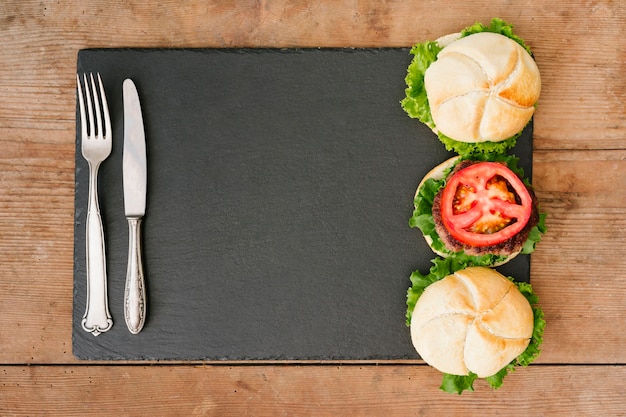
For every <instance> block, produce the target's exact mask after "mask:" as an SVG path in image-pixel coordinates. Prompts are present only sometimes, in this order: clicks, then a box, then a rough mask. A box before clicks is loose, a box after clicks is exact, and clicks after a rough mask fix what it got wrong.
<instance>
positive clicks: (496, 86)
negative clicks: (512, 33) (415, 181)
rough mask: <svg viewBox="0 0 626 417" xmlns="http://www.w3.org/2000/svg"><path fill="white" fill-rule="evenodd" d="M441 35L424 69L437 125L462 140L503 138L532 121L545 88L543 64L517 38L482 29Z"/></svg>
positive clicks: (439, 128)
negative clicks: (432, 59)
mask: <svg viewBox="0 0 626 417" xmlns="http://www.w3.org/2000/svg"><path fill="white" fill-rule="evenodd" d="M458 36H459V35H458V34H452V35H448V36H444V37H442V38H440V39H439V40H438V43H439V45H441V46H444V48H443V49H442V50H441V51H440V52H439V54H438V55H437V60H436V61H435V62H433V63H432V64H431V65H430V66H429V67H428V69H427V70H426V72H425V75H424V85H425V89H426V95H427V97H428V103H429V105H430V111H431V114H432V118H433V121H434V123H435V128H434V130H435V131H436V132H441V133H443V134H444V135H446V136H448V137H449V138H452V139H454V140H457V141H460V142H468V143H479V142H485V141H491V142H500V141H503V140H505V139H508V138H510V137H513V136H514V135H516V134H517V133H519V132H520V131H522V130H523V129H524V127H525V126H526V124H527V123H528V122H529V121H530V119H531V117H532V115H533V113H534V111H535V104H536V102H537V100H538V99H539V94H540V91H541V78H540V76H539V69H538V68H537V65H536V63H535V61H534V60H533V58H532V56H531V55H530V54H529V53H528V52H527V51H526V49H524V48H523V47H522V46H521V45H520V44H518V43H517V42H515V41H514V40H512V39H510V38H508V37H506V36H504V35H500V34H497V33H492V32H482V33H475V34H472V35H469V36H465V37H463V38H460V39H458Z"/></svg>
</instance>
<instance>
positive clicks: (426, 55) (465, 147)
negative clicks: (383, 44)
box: [400, 18, 532, 155]
mask: <svg viewBox="0 0 626 417" xmlns="http://www.w3.org/2000/svg"><path fill="white" fill-rule="evenodd" d="M480 32H493V33H499V34H502V35H504V36H507V37H509V38H511V39H513V40H514V41H515V42H517V43H519V44H520V45H521V46H522V47H524V49H526V50H527V51H528V52H529V53H530V48H529V47H528V45H526V44H525V43H524V41H523V40H522V39H521V38H520V37H519V36H517V35H515V34H514V33H513V26H512V25H510V24H508V23H506V22H505V21H504V20H502V19H499V18H494V19H493V20H492V21H491V23H490V24H489V26H485V25H483V24H482V23H475V24H474V25H472V26H469V27H467V28H465V29H463V30H462V31H461V35H460V36H461V37H464V36H469V35H472V34H475V33H480ZM442 49H443V48H442V47H441V46H440V45H439V44H438V43H437V42H436V41H428V42H423V43H418V44H416V45H414V46H413V47H412V48H411V51H410V53H411V55H413V59H412V60H411V63H410V64H409V67H408V69H407V75H406V77H405V82H406V85H407V88H406V89H405V98H404V99H402V100H401V101H400V104H401V106H402V108H403V109H404V111H405V112H406V113H407V114H408V115H409V117H411V118H414V119H418V120H419V121H421V122H422V123H424V124H425V125H427V126H428V127H430V128H431V129H435V128H436V126H435V122H434V121H433V118H432V114H431V112H430V105H429V104H428V97H427V95H426V89H425V88H424V74H425V73H426V69H428V67H429V66H430V65H431V64H432V63H433V62H435V61H436V60H437V54H439V52H440V51H441V50H442ZM531 56H532V54H531ZM521 133H522V132H519V133H517V134H515V135H514V136H512V137H510V138H508V139H506V140H503V141H501V142H489V141H487V142H481V143H465V142H460V141H457V140H454V139H453V138H449V137H447V136H446V135H444V134H443V133H441V132H439V133H438V134H437V136H438V137H439V140H440V141H441V142H442V143H443V144H444V146H445V147H446V149H447V150H449V151H453V152H456V153H458V154H459V155H470V154H474V153H481V152H487V153H491V152H497V153H502V152H505V151H506V150H507V149H510V148H512V147H514V146H515V143H516V142H517V138H518V137H519V136H520V135H521Z"/></svg>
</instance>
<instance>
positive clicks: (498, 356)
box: [411, 267, 534, 378]
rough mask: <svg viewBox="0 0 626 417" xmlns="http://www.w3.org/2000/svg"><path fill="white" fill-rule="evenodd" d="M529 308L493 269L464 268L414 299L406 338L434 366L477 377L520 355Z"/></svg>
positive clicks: (527, 334) (528, 329) (528, 331)
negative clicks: (409, 328) (409, 327)
mask: <svg viewBox="0 0 626 417" xmlns="http://www.w3.org/2000/svg"><path fill="white" fill-rule="evenodd" d="M533 326H534V316H533V310H532V308H531V306H530V304H529V302H528V300H527V299H526V298H525V297H524V295H523V294H522V293H521V292H520V291H519V290H518V288H517V286H516V285H515V284H514V283H513V282H512V281H510V280H509V279H507V278H506V277H505V276H504V275H502V274H500V273H499V272H497V271H495V270H493V269H491V268H486V267H469V268H466V269H463V270H460V271H457V272H455V273H453V274H451V275H448V276H446V277H445V278H443V279H441V280H439V281H437V282H435V283H433V284H431V285H429V286H428V287H427V288H426V289H425V291H424V292H423V294H422V295H421V297H420V298H419V299H418V300H417V303H416V305H415V309H414V310H413V315H412V320H411V339H412V342H413V345H414V346H415V349H416V350H417V352H418V353H419V355H420V356H421V358H422V359H423V360H424V361H425V362H426V363H428V364H429V365H431V366H433V367H434V368H436V369H437V370H439V371H441V372H444V373H447V374H452V375H468V374H469V373H470V372H472V373H474V374H476V375H477V376H478V377H480V378H484V377H489V376H491V375H494V374H496V373H497V372H498V371H500V370H501V369H502V368H504V367H505V366H506V365H508V364H509V363H510V362H511V361H513V360H514V359H515V358H516V357H517V356H519V355H520V354H522V353H523V352H524V351H525V350H526V347H527V346H528V344H529V342H530V338H531V337H532V334H533Z"/></svg>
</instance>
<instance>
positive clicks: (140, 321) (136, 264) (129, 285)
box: [124, 217, 146, 334]
mask: <svg viewBox="0 0 626 417" xmlns="http://www.w3.org/2000/svg"><path fill="white" fill-rule="evenodd" d="M124 319H125V320H126V326H128V330H129V331H130V332H131V333H132V334H137V333H139V332H140V331H141V329H142V328H143V325H144V322H145V320H146V287H145V281H144V276H143V264H142V261H141V218H139V217H129V218H128V267H127V269H126V285H125V288H124Z"/></svg>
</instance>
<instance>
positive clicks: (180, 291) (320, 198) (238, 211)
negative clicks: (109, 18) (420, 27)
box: [73, 49, 532, 360]
mask: <svg viewBox="0 0 626 417" xmlns="http://www.w3.org/2000/svg"><path fill="white" fill-rule="evenodd" d="M410 59H411V56H410V55H409V53H408V49H356V50H355V49H307V50H273V49H245V50H216V49H197V50H194V49H191V50H134V49H99V50H83V51H80V52H79V54H78V65H77V66H78V72H79V73H82V72H90V71H97V72H100V74H101V75H102V78H103V81H104V85H105V89H106V91H107V95H108V99H109V107H110V111H111V116H112V123H113V126H114V132H113V133H114V138H113V141H114V144H113V151H112V154H111V156H110V157H109V158H108V159H107V160H106V161H105V162H104V163H103V164H102V167H101V171H100V199H101V203H100V204H101V211H102V215H103V221H104V227H105V234H106V243H107V255H108V258H107V268H108V277H109V281H108V283H109V306H110V310H111V314H112V316H113V320H114V325H113V328H112V329H111V330H110V331H109V332H107V333H103V334H101V335H99V336H97V337H94V336H93V335H91V334H90V333H87V332H85V331H83V330H82V328H81V325H80V322H81V318H82V315H83V313H84V308H85V307H84V306H85V292H86V286H85V231H84V229H85V211H86V206H87V178H88V177H87V176H88V172H87V165H86V162H85V161H84V159H83V158H82V156H81V154H80V138H78V137H77V139H76V149H77V152H76V212H75V255H74V263H75V282H74V308H73V352H74V354H75V355H76V356H77V357H78V358H83V359H178V360H223V359H226V360H240V359H241V360H243V359H260V360H274V359H276V360H289V359H292V360H349V359H370V360H372V359H374V360H375V359H400V358H417V357H418V356H417V354H416V353H415V351H414V349H413V347H412V345H411V342H410V337H409V330H408V328H407V327H406V326H405V324H404V314H405V308H406V306H405V293H406V289H407V287H408V286H409V280H408V277H409V275H410V273H411V271H413V270H415V269H420V270H421V271H422V272H426V271H427V270H428V268H429V267H430V260H431V259H432V258H433V257H434V255H433V253H432V252H431V251H430V249H428V247H427V246H426V244H425V242H424V241H423V238H422V237H421V235H420V233H419V230H416V229H411V228H409V227H408V219H409V217H410V215H411V212H412V199H413V194H414V192H415V188H416V186H417V185H418V183H419V181H420V179H421V178H422V176H423V175H424V174H425V173H426V172H428V171H429V170H430V169H431V168H432V167H434V166H435V165H437V164H438V163H440V162H441V161H443V160H445V159H447V158H448V157H449V156H450V154H448V153H447V152H446V151H445V150H444V148H443V145H441V143H440V142H439V141H438V140H437V138H436V137H435V135H434V134H433V133H432V132H430V130H429V129H427V128H426V127H425V126H422V125H421V124H420V123H419V122H418V121H416V120H412V119H410V118H409V117H408V116H407V115H406V114H405V113H404V112H403V110H402V109H401V107H400V104H399V101H400V100H401V99H402V98H403V96H404V88H405V84H404V76H405V74H406V68H407V66H408V64H409V62H410ZM127 77H128V78H132V79H133V80H134V81H135V83H136V85H137V89H138V91H139V95H140V99H141V102H142V107H143V111H144V124H145V128H146V140H147V155H148V197H147V215H146V217H145V220H144V229H143V231H144V236H143V237H144V239H143V246H144V266H145V272H146V276H147V291H148V318H147V321H146V325H145V327H144V329H143V331H142V332H141V333H140V334H138V335H132V334H130V333H129V332H128V330H127V329H126V325H125V323H124V319H123V312H122V300H123V288H124V279H125V271H126V257H127V239H128V237H127V224H126V220H125V218H124V205H123V192H122V176H121V172H122V164H121V160H122V148H123V103H122V81H123V80H124V79H125V78H127ZM77 119H78V117H77ZM77 126H78V122H77ZM531 129H532V127H531V126H529V127H528V128H527V129H526V131H525V133H524V135H523V137H522V138H521V139H520V140H519V141H518V146H517V148H516V149H515V150H514V153H515V154H517V155H518V156H520V157H521V158H522V163H521V165H522V166H523V167H524V168H525V170H526V172H527V173H528V174H530V168H531V164H532V163H531V157H532V144H531ZM500 270H501V271H502V272H503V273H505V274H509V275H513V276H514V277H516V278H517V279H518V280H524V281H528V279H529V257H528V256H520V257H518V258H517V259H516V260H514V261H513V262H511V263H510V264H508V265H506V266H505V267H503V268H500Z"/></svg>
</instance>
